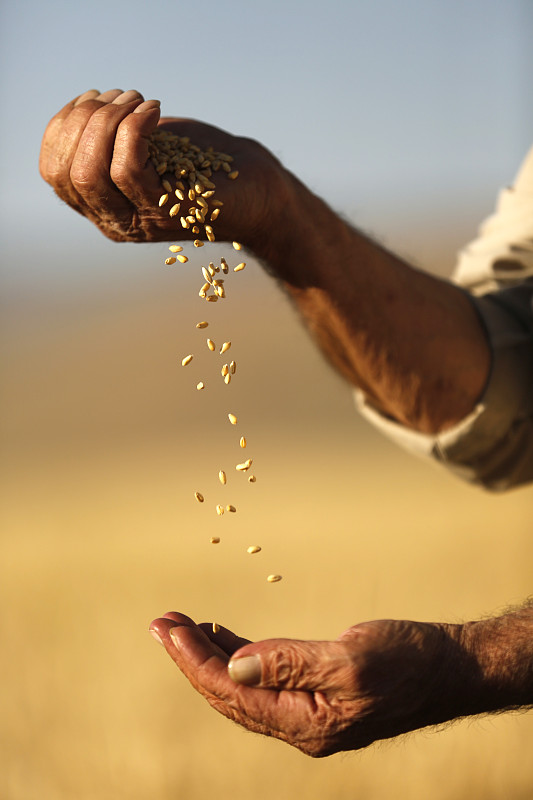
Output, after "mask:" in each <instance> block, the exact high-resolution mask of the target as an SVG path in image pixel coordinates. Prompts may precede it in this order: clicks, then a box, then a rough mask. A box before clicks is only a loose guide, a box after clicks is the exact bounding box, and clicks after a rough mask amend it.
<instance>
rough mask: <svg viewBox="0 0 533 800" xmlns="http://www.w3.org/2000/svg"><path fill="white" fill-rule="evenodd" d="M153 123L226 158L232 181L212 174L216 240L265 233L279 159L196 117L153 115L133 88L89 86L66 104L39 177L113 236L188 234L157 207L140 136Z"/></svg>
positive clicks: (278, 197)
mask: <svg viewBox="0 0 533 800" xmlns="http://www.w3.org/2000/svg"><path fill="white" fill-rule="evenodd" d="M158 124H159V125H160V126H162V127H164V128H166V129H168V130H170V131H173V132H175V133H177V134H179V135H182V136H189V137H190V139H191V141H192V142H193V143H196V144H198V145H200V147H207V146H209V145H212V146H213V148H214V149H215V150H218V151H222V152H225V153H228V154H229V155H232V156H233V157H234V166H235V168H236V169H238V171H239V177H238V179H237V180H236V181H231V180H228V179H227V177H226V174H225V173H224V172H222V171H221V172H219V173H215V177H214V179H213V180H214V181H215V183H216V197H217V198H218V199H220V200H222V202H223V203H224V206H223V209H222V211H221V213H220V216H219V218H218V220H217V223H216V227H215V234H216V236H217V239H222V240H229V241H231V240H237V241H241V242H243V243H244V244H250V245H252V244H253V240H254V237H255V238H257V237H259V239H261V237H264V236H268V232H269V230H270V229H271V227H272V226H273V225H275V221H276V215H278V214H281V211H282V208H283V203H284V191H285V190H284V184H285V182H286V180H287V177H286V176H287V175H288V173H285V170H283V168H282V167H281V165H280V164H279V162H278V161H277V160H276V159H275V158H274V157H273V156H272V155H271V154H270V153H269V152H268V151H267V150H265V148H263V147H262V146H261V145H260V144H258V143H257V142H254V141H252V140H250V139H243V138H240V137H236V136H232V135H230V134H228V133H225V132H224V131H222V130H220V129H218V128H215V127H212V126H210V125H206V124H204V123H202V122H196V121H195V120H188V119H175V118H165V119H162V120H160V110H159V101H157V100H146V101H144V99H143V96H142V95H141V94H139V92H136V91H133V90H132V91H128V92H122V91H121V90H119V89H114V90H111V91H108V92H104V93H103V94H99V92H98V91H96V90H91V91H88V92H85V93H84V94H82V95H80V96H79V97H77V98H76V99H74V100H73V101H71V102H70V103H67V105H66V106H65V107H64V108H62V109H61V111H59V113H57V114H56V115H55V117H53V119H52V120H51V121H50V122H49V124H48V127H47V128H46V131H45V134H44V137H43V142H42V147H41V155H40V160H39V168H40V172H41V175H42V177H43V178H44V180H45V181H47V182H48V183H49V184H50V185H51V186H52V187H53V188H54V190H55V191H56V193H57V194H58V195H59V197H60V198H61V199H62V200H64V201H65V202H66V203H68V205H70V206H71V207H72V208H74V209H76V211H79V212H80V213H81V214H83V215H84V216H86V217H87V218H88V219H90V220H91V221H92V222H94V223H95V225H97V226H98V228H99V229H100V230H101V231H102V233H103V234H104V235H105V236H107V237H109V238H110V239H113V240H114V241H124V242H125V241H132V242H148V241H171V240H176V239H192V238H196V237H194V236H192V235H191V234H189V233H188V232H186V231H183V229H182V228H181V226H180V223H179V218H171V217H169V214H168V211H169V208H170V206H169V205H168V204H167V206H165V207H163V208H159V205H158V201H159V197H160V196H161V194H162V193H163V189H162V186H161V179H160V177H159V176H158V175H157V173H156V171H155V169H154V166H153V164H152V162H151V161H150V160H149V158H148V137H149V136H150V134H151V133H152V132H153V131H154V130H155V129H156V127H157V126H158ZM167 177H168V176H167ZM171 182H172V181H171Z"/></svg>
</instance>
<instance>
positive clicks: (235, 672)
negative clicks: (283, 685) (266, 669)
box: [228, 656, 261, 686]
mask: <svg viewBox="0 0 533 800" xmlns="http://www.w3.org/2000/svg"><path fill="white" fill-rule="evenodd" d="M228 672H229V676H230V678H231V679H232V680H233V681H235V683H244V684H246V686H254V685H255V684H256V683H259V682H260V680H261V661H260V660H259V658H258V657H257V656H243V658H236V659H234V660H232V661H230V662H229V664H228Z"/></svg>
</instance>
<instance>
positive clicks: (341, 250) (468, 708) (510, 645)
mask: <svg viewBox="0 0 533 800" xmlns="http://www.w3.org/2000/svg"><path fill="white" fill-rule="evenodd" d="M158 124H160V125H163V126H164V127H165V128H168V129H169V130H172V131H174V132H176V133H179V134H180V135H186V136H190V138H191V139H192V140H193V141H194V142H196V143H198V144H199V145H200V146H202V147H204V146H205V147H207V146H208V145H212V146H213V147H214V148H215V150H220V151H224V152H226V153H229V154H231V155H232V156H233V157H234V159H235V164H236V166H237V168H238V170H239V173H240V174H239V179H238V181H237V182H233V181H226V180H225V179H224V177H222V176H221V178H220V179H217V189H216V196H217V198H219V199H220V200H222V201H223V203H224V205H223V209H222V213H221V214H220V217H219V218H218V219H217V223H216V235H217V239H218V240H227V241H232V240H238V241H240V242H242V243H243V244H244V245H245V246H246V247H247V248H248V249H249V250H250V251H251V252H253V253H254V254H255V255H256V256H257V257H258V258H259V259H260V260H261V261H262V262H263V263H264V265H265V267H266V268H267V269H268V271H269V272H270V273H272V274H273V275H274V276H275V278H276V279H277V280H278V281H279V283H280V284H281V286H282V287H283V289H284V290H285V291H286V292H287V293H288V295H289V296H290V297H291V298H292V300H293V302H294V304H295V306H296V308H297V309H298V311H299V313H300V315H301V317H302V319H303V320H304V322H305V324H306V325H307V327H308V329H309V331H310V332H311V333H312V335H313V336H314V338H315V339H316V341H317V343H318V345H319V346H320V348H321V349H322V350H323V352H324V353H325V355H326V357H327V359H328V361H329V362H330V363H331V364H333V365H334V366H335V367H336V368H337V369H338V370H339V371H340V372H341V373H342V374H343V375H344V376H345V378H346V379H347V380H348V381H349V382H350V383H352V384H353V385H354V386H357V387H359V388H361V389H363V390H364V392H365V393H366V395H367V398H368V399H369V401H370V402H371V403H373V404H374V405H375V406H376V407H377V408H379V409H380V410H381V411H382V412H384V413H386V414H388V415H389V416H390V417H392V418H394V419H396V420H398V421H400V422H401V423H403V424H405V425H407V426H408V427H410V428H412V429H414V430H418V431H420V432H423V433H436V432H439V431H443V430H446V429H447V428H449V427H450V426H452V425H454V424H455V423H457V422H459V421H460V420H461V419H463V418H464V417H465V416H466V415H467V414H468V413H469V412H470V411H472V410H473V408H474V407H475V405H476V402H477V401H478V399H479V397H480V396H481V394H482V392H483V388H484V386H485V384H486V382H487V379H488V375H489V372H490V366H491V355H490V347H489V344H488V342H487V339H486V335H485V332H484V328H483V326H482V324H481V322H480V320H479V318H478V316H477V313H476V312H475V310H474V308H473V306H472V305H471V303H470V301H469V299H468V296H467V295H466V293H464V292H463V291H462V290H461V289H459V288H457V287H455V286H453V285H452V284H450V283H448V282H446V281H443V280H440V279H437V278H435V277H432V276H430V275H427V274H425V273H423V272H420V271H418V270H415V269H413V268H412V267H411V266H410V265H408V264H407V263H405V262H403V261H401V260H400V259H398V258H397V257H396V256H394V255H393V254H391V253H389V252H387V251H386V250H384V249H383V248H382V247H381V246H379V245H378V244H376V243H375V242H372V241H371V240H369V239H368V238H367V237H365V236H364V235H363V234H361V233H360V232H359V231H357V230H355V229H353V228H352V227H351V226H349V225H348V224H346V223H345V222H344V221H343V220H342V219H341V218H340V217H338V216H337V215H336V214H335V213H334V212H333V211H332V210H331V209H330V208H329V207H328V206H327V205H326V204H325V203H324V202H323V201H322V200H321V199H320V198H319V197H317V196H316V195H314V194H313V193H312V192H310V191H309V190H308V189H307V188H306V187H305V186H304V185H303V184H302V183H301V182H300V181H299V180H298V179H297V178H296V177H295V176H294V175H292V174H291V173H290V172H289V171H288V170H286V169H285V168H284V167H283V166H282V164H281V163H280V162H279V161H278V160H277V159H276V158H275V157H274V156H273V155H272V154H271V153H269V152H268V150H266V149H265V148H264V147H263V146H262V145H260V144H259V143H258V142H255V141H252V140H250V139H245V138H242V137H235V136H232V135H231V134H228V133H226V132H224V131H222V130H219V129H218V128H214V127H212V126H210V125H206V124H204V123H201V122H197V121H194V120H184V119H178V118H164V119H162V120H161V119H160V110H159V103H158V102H157V101H155V100H148V101H144V99H143V97H142V95H140V94H139V93H138V92H135V91H132V92H126V93H122V92H121V91H120V90H112V91H109V92H105V93H104V94H99V93H98V92H97V91H89V92H86V93H85V94H83V95H81V96H80V97H78V98H76V99H75V100H74V101H72V102H70V103H68V104H67V105H66V106H65V107H64V108H63V109H62V110H61V111H60V112H59V113H58V114H56V116H55V117H54V118H53V119H52V120H51V122H50V123H49V125H48V127H47V129H46V132H45V135H44V138H43V145H42V150H41V157H40V170H41V174H42V176H43V178H44V179H45V180H46V181H47V182H48V183H50V184H51V186H52V187H53V188H54V190H55V191H56V193H57V194H58V195H59V197H60V198H61V199H62V200H64V201H65V202H66V203H68V204H69V205H70V206H71V207H72V208H74V209H76V210H77V211H79V212H80V213H81V214H83V215H84V216H86V217H87V218H88V219H90V220H91V221H92V222H94V223H95V224H96V225H97V226H98V228H99V229H100V230H101V231H102V233H104V235H106V236H107V237H109V238H110V239H113V240H114V241H133V242H149V241H174V240H177V239H186V238H191V237H189V235H188V233H187V232H185V231H183V230H181V229H179V228H178V227H177V225H176V222H175V220H172V219H171V218H170V217H169V216H168V210H167V209H165V208H163V209H160V208H159V207H158V198H159V195H160V194H161V183H160V178H159V177H158V176H157V174H156V172H155V169H154V168H153V166H152V164H151V163H150V161H149V159H148V143H147V139H148V137H149V135H150V134H151V133H152V132H153V131H154V130H155V128H156V127H157V125H158ZM151 630H152V632H155V633H156V634H157V637H158V638H159V639H160V641H161V642H162V643H163V645H164V646H165V648H166V650H167V652H168V653H169V654H170V656H171V657H172V658H173V660H174V661H175V662H176V664H177V665H178V666H179V668H180V669H181V670H182V672H183V673H184V674H185V675H186V676H187V677H188V679H189V680H190V681H191V683H192V684H193V686H195V688H196V689H197V690H198V691H200V692H201V693H202V694H203V695H204V696H205V697H206V698H207V700H208V701H209V702H210V703H211V704H212V705H213V707H215V708H216V709H217V710H218V711H220V712H221V713H223V714H225V715H226V716H228V717H230V718H231V719H234V720H236V721H237V722H239V723H241V724H242V725H244V726H245V727H247V728H249V729H250V730H254V731H257V732H260V733H265V734H268V735H271V736H276V737H278V738H280V739H283V740H284V741H286V742H289V743H290V744H292V745H294V746H296V747H298V748H299V749H301V750H302V751H303V752H305V753H308V754H309V755H313V756H323V755H328V754H330V753H333V752H336V751H338V750H352V749H358V748H361V747H365V746H367V745H368V744H370V743H371V742H373V741H375V740H377V739H384V738H390V737H392V736H396V735H398V734H400V733H404V732H407V731H410V730H414V729H417V728H420V727H425V726H427V725H434V724H438V723H441V722H446V721H448V720H450V719H454V718H457V717H462V716H465V715H471V714H479V713H484V712H490V711H495V710H502V709H507V708H517V707H527V706H529V705H532V704H533V608H532V606H531V605H529V604H526V605H525V606H524V607H523V608H522V609H520V610H518V611H515V612H510V613H509V614H506V615H503V616H501V617H495V618H493V619H488V620H484V621H481V622H472V623H467V624H465V625H448V624H444V623H442V624H440V623H439V624H437V623H418V622H406V621H395V620H381V621H375V622H367V623H363V624H360V625H356V626H354V627H353V628H350V629H348V631H346V632H345V633H344V634H342V635H341V637H339V639H337V640H336V641H335V642H298V641H292V640H271V641H267V642H256V643H249V642H248V641H247V640H245V639H240V638H238V637H236V636H235V635H234V634H232V633H231V632H230V631H228V630H226V629H224V628H222V629H221V631H220V632H219V633H217V634H213V633H212V631H211V630H210V627H209V626H208V625H202V626H197V625H195V624H194V623H193V622H192V620H190V619H189V618H188V617H185V616H183V615H181V614H175V613H172V614H167V615H166V616H165V617H163V618H160V619H158V620H155V621H154V622H153V623H152V625H151ZM171 632H172V636H171ZM251 655H255V656H257V657H258V658H259V661H258V662H256V661H254V660H253V659H252V661H246V662H244V661H242V660H241V659H242V658H244V657H245V656H246V657H248V656H251ZM230 659H231V661H230ZM228 662H229V668H228Z"/></svg>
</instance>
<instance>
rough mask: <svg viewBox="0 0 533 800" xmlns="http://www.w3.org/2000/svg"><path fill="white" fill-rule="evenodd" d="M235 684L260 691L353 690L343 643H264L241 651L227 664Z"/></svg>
mask: <svg viewBox="0 0 533 800" xmlns="http://www.w3.org/2000/svg"><path fill="white" fill-rule="evenodd" d="M228 672H229V675H230V677H231V678H232V680H234V681H235V683H242V684H245V685H246V686H255V687H257V688H262V689H278V690H281V689H289V690H294V689H300V690H303V691H322V692H326V691H330V690H335V689H340V688H347V686H353V679H354V668H353V663H352V660H351V658H350V656H349V654H348V649H347V646H346V644H345V643H343V642H341V641H337V642H304V641H299V640H295V639H268V640H266V641H263V642H255V643H254V644H251V645H247V646H245V647H241V649H240V650H237V651H236V652H235V653H234V654H233V656H232V657H231V660H230V662H229V664H228Z"/></svg>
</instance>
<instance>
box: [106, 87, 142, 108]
mask: <svg viewBox="0 0 533 800" xmlns="http://www.w3.org/2000/svg"><path fill="white" fill-rule="evenodd" d="M140 97H141V95H140V94H139V92H136V91H135V89H128V91H127V92H122V94H119V96H118V97H115V99H114V100H113V105H115V106H124V105H126V103H131V101H132V100H139V98H140Z"/></svg>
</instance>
